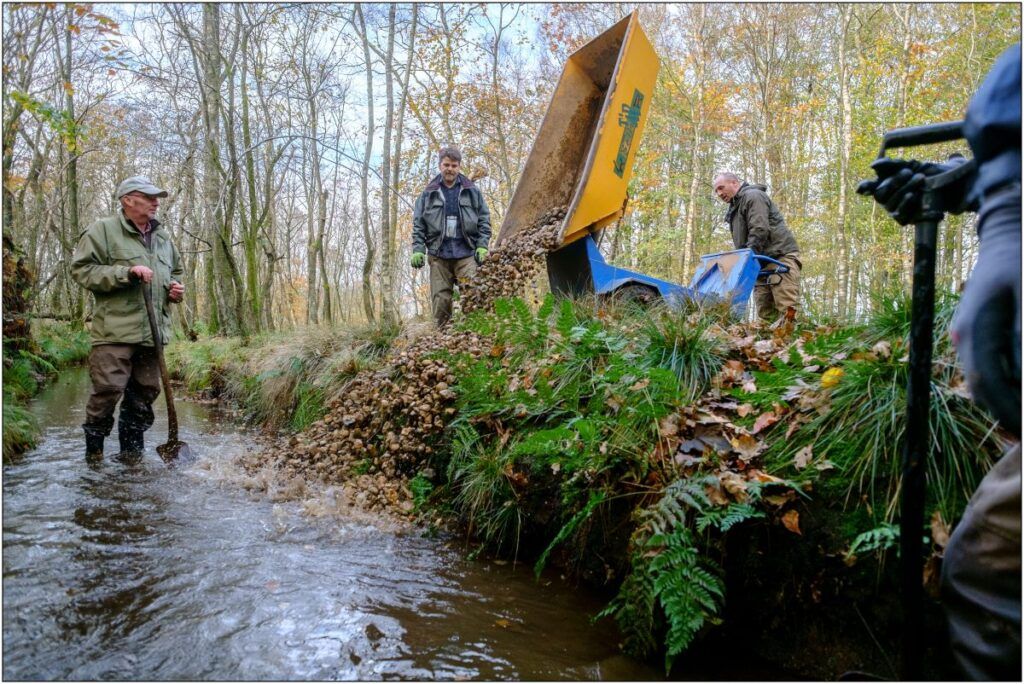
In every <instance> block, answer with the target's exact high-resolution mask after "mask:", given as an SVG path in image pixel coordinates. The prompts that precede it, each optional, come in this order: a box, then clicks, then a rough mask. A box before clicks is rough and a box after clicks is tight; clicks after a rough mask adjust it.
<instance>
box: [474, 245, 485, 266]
mask: <svg viewBox="0 0 1024 684" xmlns="http://www.w3.org/2000/svg"><path fill="white" fill-rule="evenodd" d="M486 258H487V248H486V247H477V248H476V263H477V264H482V263H484V259H486Z"/></svg>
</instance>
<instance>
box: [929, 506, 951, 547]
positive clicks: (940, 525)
mask: <svg viewBox="0 0 1024 684" xmlns="http://www.w3.org/2000/svg"><path fill="white" fill-rule="evenodd" d="M931 528H932V543H934V544H935V545H936V546H938V547H939V548H940V549H944V548H946V544H948V543H949V525H948V524H947V523H946V521H945V520H943V519H942V512H941V511H938V510H936V511H935V512H934V513H932V522H931Z"/></svg>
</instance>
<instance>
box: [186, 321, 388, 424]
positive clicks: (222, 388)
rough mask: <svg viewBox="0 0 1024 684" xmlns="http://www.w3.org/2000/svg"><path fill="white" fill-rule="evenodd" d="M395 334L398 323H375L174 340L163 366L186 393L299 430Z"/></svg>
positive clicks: (377, 357) (377, 358) (376, 359)
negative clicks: (246, 336) (300, 331)
mask: <svg viewBox="0 0 1024 684" xmlns="http://www.w3.org/2000/svg"><path fill="white" fill-rule="evenodd" d="M402 333H403V330H402V328H401V327H399V326H396V325H387V324H379V325H370V326H364V327H361V328H356V329H337V328H310V329H308V330H306V331H305V332H304V333H303V334H302V335H295V334H294V333H273V334H265V335H260V336H256V337H253V338H251V339H250V340H249V341H248V342H247V343H243V341H242V340H240V339H238V338H226V337H201V338H200V339H198V340H197V341H193V342H190V341H187V340H175V341H174V342H172V343H171V344H170V345H168V347H167V365H168V368H169V370H170V372H171V373H172V374H173V375H174V376H175V377H177V378H179V379H180V380H182V381H183V382H184V383H185V386H186V387H187V389H188V390H189V391H190V392H194V393H204V394H207V395H211V396H216V397H219V398H221V399H223V400H226V401H230V402H232V403H234V404H235V405H237V406H238V407H239V408H240V409H241V410H242V411H243V413H244V415H245V417H246V420H248V421H251V422H253V423H257V424H260V425H263V426H265V427H268V428H272V429H286V430H289V431H293V432H300V431H302V430H305V429H306V428H308V427H309V426H310V425H312V424H313V423H315V422H316V421H317V420H319V419H320V418H322V417H323V416H324V414H325V413H326V411H327V407H328V405H329V403H330V400H331V398H332V397H334V396H335V395H336V394H337V393H338V392H341V391H344V387H345V383H346V382H347V381H348V380H349V379H351V378H352V377H354V376H355V375H356V374H357V373H358V372H359V371H361V370H363V369H365V368H372V367H375V366H376V365H378V364H379V363H380V362H381V360H382V359H383V358H384V357H385V356H386V355H387V352H388V351H389V350H390V349H391V347H392V346H393V345H394V344H395V343H396V341H397V340H398V339H399V338H400V336H401V335H402Z"/></svg>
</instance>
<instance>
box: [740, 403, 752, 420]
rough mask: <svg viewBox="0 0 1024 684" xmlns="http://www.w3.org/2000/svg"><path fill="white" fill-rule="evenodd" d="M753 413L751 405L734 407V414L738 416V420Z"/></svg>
mask: <svg viewBox="0 0 1024 684" xmlns="http://www.w3.org/2000/svg"><path fill="white" fill-rule="evenodd" d="M753 412H754V407H753V406H752V405H751V404H740V405H739V406H737V407H736V413H737V414H739V417H740V418H743V417H745V416H748V415H750V414H751V413H753Z"/></svg>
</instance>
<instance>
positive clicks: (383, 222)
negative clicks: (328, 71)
mask: <svg viewBox="0 0 1024 684" xmlns="http://www.w3.org/2000/svg"><path fill="white" fill-rule="evenodd" d="M395 12H396V9H395V5H394V4H393V3H392V4H390V5H388V46H387V51H386V53H385V55H384V91H385V103H386V104H385V106H386V107H387V108H386V110H385V114H384V148H383V150H382V151H381V179H382V182H381V187H380V199H381V202H380V214H381V215H380V227H381V236H380V238H381V240H380V276H381V303H380V313H381V319H382V320H383V321H384V322H385V323H395V322H396V321H397V320H398V309H397V307H396V306H395V273H394V269H395V263H394V252H395V224H394V222H393V221H392V220H391V195H392V194H393V192H394V191H393V189H392V188H391V185H390V183H388V176H389V175H390V173H391V129H392V126H393V123H394V114H395V97H394V77H393V75H392V74H393V72H392V66H393V62H394V55H395Z"/></svg>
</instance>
